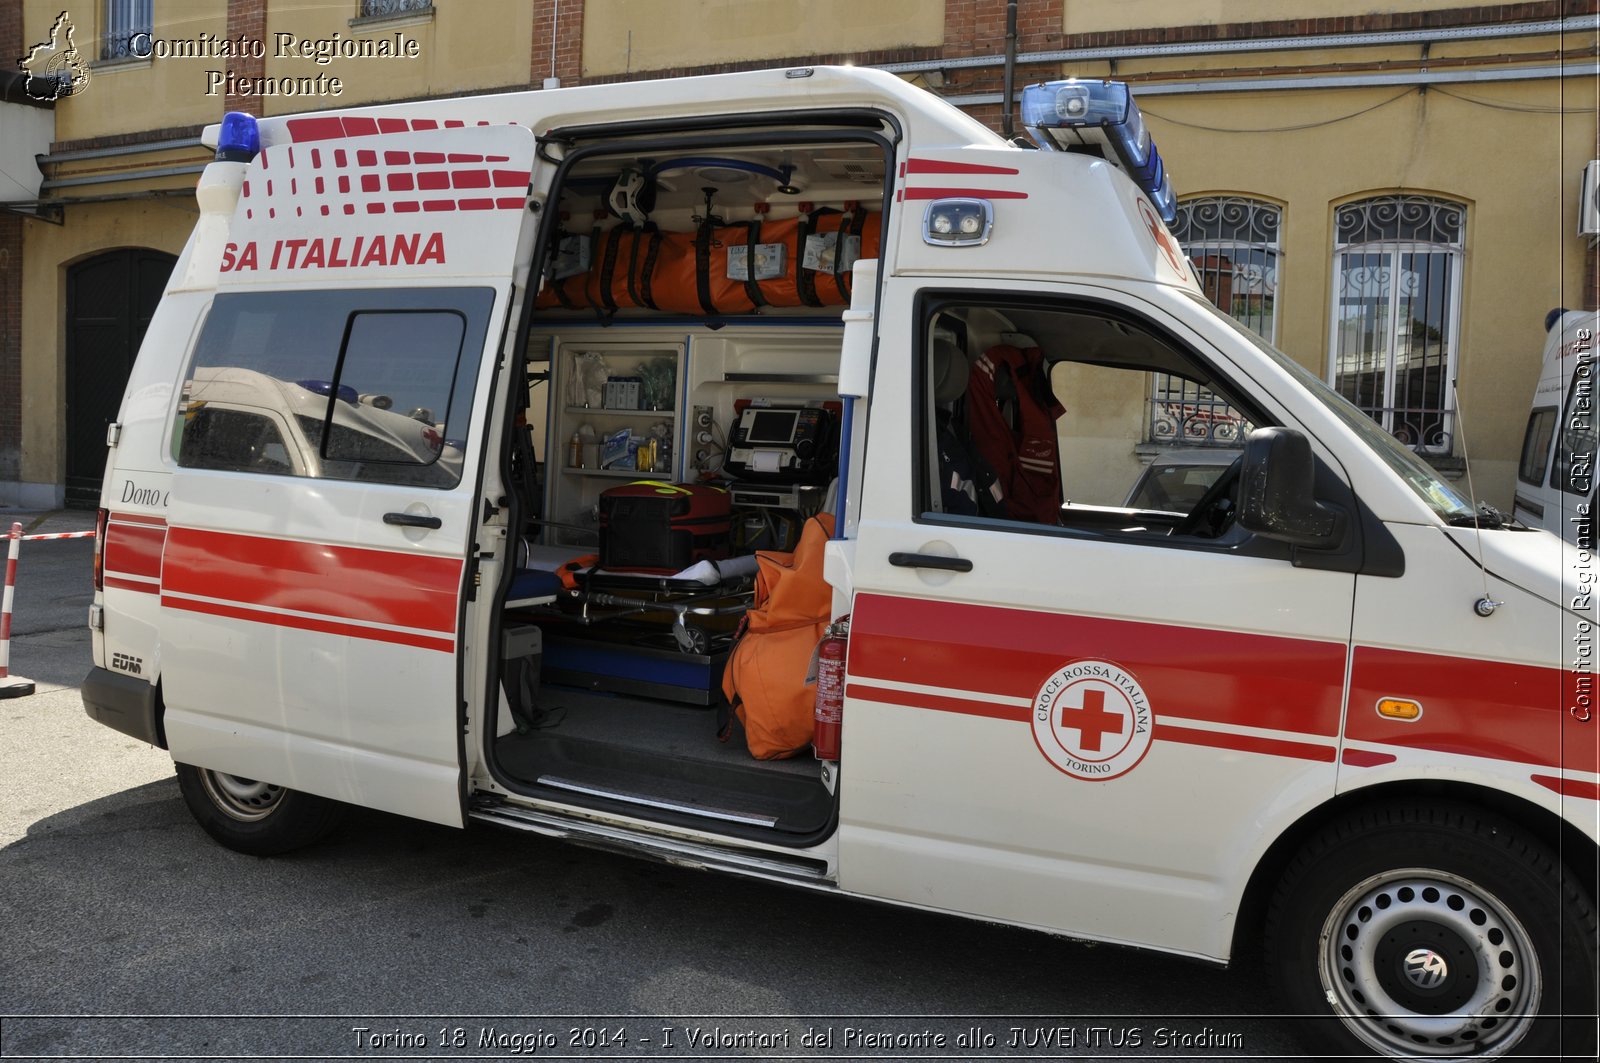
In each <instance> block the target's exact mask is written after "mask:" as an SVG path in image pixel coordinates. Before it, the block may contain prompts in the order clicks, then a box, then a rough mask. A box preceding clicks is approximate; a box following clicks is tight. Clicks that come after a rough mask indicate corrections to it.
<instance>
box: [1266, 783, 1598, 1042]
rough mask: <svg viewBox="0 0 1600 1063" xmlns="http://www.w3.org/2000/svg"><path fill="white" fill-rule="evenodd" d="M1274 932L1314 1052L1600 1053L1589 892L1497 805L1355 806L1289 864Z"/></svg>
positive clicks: (1293, 1004)
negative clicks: (1493, 809)
mask: <svg viewBox="0 0 1600 1063" xmlns="http://www.w3.org/2000/svg"><path fill="white" fill-rule="evenodd" d="M1265 938H1266V940H1265V953H1266V955H1265V961H1266V970H1267V974H1268V977H1269V978H1272V979H1274V980H1275V981H1276V983H1277V987H1278V989H1279V992H1280V993H1281V995H1282V997H1283V1000H1284V1003H1285V1005H1286V1007H1287V1010H1288V1012H1289V1013H1290V1014H1292V1015H1297V1016H1305V1017H1304V1018H1298V1019H1296V1020H1295V1021H1296V1023H1297V1024H1298V1025H1297V1029H1298V1032H1299V1033H1300V1034H1301V1035H1302V1037H1303V1039H1304V1040H1305V1041H1306V1043H1307V1046H1308V1047H1310V1048H1312V1050H1313V1051H1315V1052H1319V1053H1324V1054H1328V1055H1334V1054H1338V1055H1349V1054H1356V1055H1372V1054H1376V1055H1386V1056H1391V1057H1396V1056H1402V1057H1405V1058H1408V1059H1419V1058H1420V1059H1431V1058H1450V1057H1454V1056H1494V1055H1512V1056H1519V1057H1522V1056H1540V1057H1548V1058H1572V1059H1581V1058H1588V1059H1593V1058H1594V1056H1595V1028H1596V1027H1595V1007H1596V1004H1595V1000H1596V992H1597V978H1596V967H1597V959H1596V940H1595V938H1596V922H1595V910H1594V906H1593V901H1592V899H1591V898H1590V897H1589V896H1588V895H1587V893H1586V892H1585V890H1584V889H1583V888H1581V887H1580V886H1578V884H1577V883H1576V882H1575V881H1574V880H1573V877H1572V875H1571V874H1570V872H1567V871H1565V869H1564V868H1563V866H1562V865H1561V863H1560V861H1559V860H1558V859H1557V858H1556V856H1555V854H1554V853H1553V852H1552V851H1551V850H1550V848H1549V847H1548V846H1546V845H1544V844H1542V843H1541V842H1539V841H1537V840H1536V839H1534V838H1532V837H1530V836H1529V834H1528V833H1527V832H1526V831H1524V830H1523V829H1522V828H1520V827H1518V826H1516V825H1514V824H1512V823H1511V822H1509V821H1507V820H1504V819H1501V818H1499V817H1497V816H1494V815H1491V814H1488V813H1484V812H1480V811H1478V810H1476V809H1473V808H1470V807H1467V806H1458V805H1447V804H1437V805H1436V804H1419V805H1411V806H1406V805H1401V806H1397V807H1394V808H1386V807H1374V808H1369V809H1366V810H1364V811H1361V812H1359V813H1357V814H1355V815H1353V816H1352V817H1351V818H1349V819H1347V820H1345V821H1343V822H1341V823H1339V824H1336V825H1335V826H1333V827H1331V828H1329V829H1327V830H1325V831H1324V832H1323V833H1321V834H1320V835H1318V836H1316V837H1315V838H1314V839H1312V841H1311V842H1310V843H1309V844H1307V845H1306V846H1305V848H1304V849H1302V850H1301V852H1300V854H1299V855H1298V856H1297V857H1296V858H1295V859H1294V861H1293V862H1292V863H1291V864H1290V865H1289V868H1288V870H1287V871H1286V873H1285V875H1284V877H1283V879H1282V882H1281V883H1280V885H1279V887H1278V890H1277V894H1276V895H1275V896H1274V898H1273V901H1272V905H1271V907H1270V909H1269V911H1268V915H1267V925H1266V935H1265Z"/></svg>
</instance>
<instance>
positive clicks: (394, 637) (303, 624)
mask: <svg viewBox="0 0 1600 1063" xmlns="http://www.w3.org/2000/svg"><path fill="white" fill-rule="evenodd" d="M161 605H162V607H163V608H166V609H183V610H186V611H188V612H191V613H204V614H205V615H207V616H221V617H227V618H229V619H232V620H250V621H253V622H255V623H258V624H271V625H272V626H274V627H288V628H295V629H297V630H300V631H318V632H321V633H323V634H325V635H346V636H349V637H350V638H357V639H368V640H371V641H373V642H392V643H395V644H396V645H399V646H415V647H416V648H417V649H422V650H438V651H440V652H443V653H449V652H451V651H453V650H454V649H455V646H456V644H455V640H454V639H443V638H435V637H433V636H431V635H421V634H416V633H413V632H409V631H383V630H380V629H378V628H371V627H365V626H363V625H360V624H349V623H344V622H341V621H338V620H323V619H320V618H318V617H309V616H289V615H285V614H283V613H271V612H267V611H265V610H262V609H248V608H245V607H243V606H237V605H226V604H223V603H220V602H197V601H195V600H193V599H191V598H174V597H171V596H169V595H165V594H163V595H162V596H161Z"/></svg>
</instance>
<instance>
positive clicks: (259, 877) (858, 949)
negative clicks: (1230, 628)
mask: <svg viewBox="0 0 1600 1063" xmlns="http://www.w3.org/2000/svg"><path fill="white" fill-rule="evenodd" d="M15 519H20V520H22V521H23V522H24V524H25V526H26V527H27V528H28V529H29V530H30V531H52V530H60V531H75V530H83V529H86V528H90V527H92V526H93V516H92V514H89V513H83V512H67V513H57V514H20V513H16V512H14V511H8V510H5V509H0V532H3V531H4V530H5V529H8V528H9V527H10V523H11V521H12V520H15ZM92 555H93V544H92V541H89V540H66V541H56V542H27V543H24V544H23V545H22V556H21V559H20V561H19V565H18V580H17V596H16V610H15V616H14V620H13V629H12V631H13V640H12V657H11V670H12V672H13V673H14V674H17V675H23V676H26V677H28V678H30V679H33V680H34V681H35V683H36V684H37V692H36V693H35V694H33V695H31V696H28V697H23V698H14V699H9V700H0V898H3V900H0V1059H28V1058H33V1059H41V1058H51V1059H84V1058H108V1057H124V1058H126V1057H129V1056H140V1057H144V1058H158V1059H160V1058H174V1057H179V1056H182V1057H188V1058H199V1059H248V1058H263V1057H268V1056H271V1057H276V1058H280V1059H281V1058H299V1059H329V1058H371V1059H378V1058H384V1059H431V1058H441V1059H443V1058H448V1059H462V1058H478V1059H486V1058H517V1057H521V1056H539V1057H543V1058H557V1059H574V1058H607V1059H663V1058H697V1059H724V1058H729V1059H733V1058H737V1059H751V1058H770V1059H777V1058H788V1059H794V1058H831V1059H846V1058H849V1059H856V1058H862V1059H926V1058H959V1059H975V1058H1014V1059H1022V1058H1026V1059H1052V1058H1053V1059H1060V1058H1071V1059H1091V1058H1104V1057H1108V1056H1116V1057H1124V1056H1145V1057H1151V1058H1157V1057H1159V1058H1163V1059H1217V1058H1229V1059H1246V1058H1249V1059H1283V1058H1291V1057H1294V1056H1297V1055H1298V1054H1299V1049H1298V1046H1297V1044H1296V1043H1295V1042H1294V1041H1292V1040H1291V1038H1290V1032H1291V1031H1290V1027H1289V1024H1288V1023H1287V1022H1286V1021H1285V1020H1282V1019H1274V1018H1265V1017H1256V1013H1258V1012H1261V1011H1263V1010H1264V1002H1263V996H1262V994H1263V986H1262V984H1261V981H1260V978H1259V975H1258V974H1257V973H1256V972H1255V971H1253V970H1249V969H1240V970H1231V971H1219V970H1217V969H1215V968H1212V967H1209V966H1206V965H1202V964H1198V963H1193V962H1189V961H1185V960H1180V959H1175V958H1172V957H1167V956H1162V955H1157V954H1152V953H1144V952H1136V951H1133V950H1128V949H1118V948H1110V947H1095V946H1091V945H1085V944H1081V943H1075V942H1068V941H1062V940H1059V939H1055V938H1050V937H1047V936H1045V935H1042V934H1036V933H1031V932H1026V931H1020V930H1013V929H1007V928H1003V927H996V926H992V925H989V924H985V923H979V922H972V921H967V920H962V919H958V918H954V917H948V916H939V915H931V914H927V913H922V912H917V911H911V910H905V909H898V908H891V907H886V906H882V905H876V904H871V903H867V902H862V901H854V900H847V899H843V898H839V897H835V896H829V895H823V894H817V893H812V892H806V891H802V890H798V889H793V888H786V887H780V886H775V885H769V884H765V883H760V882H752V881H744V880H740V879H735V878H731V877H728V876H722V875H715V874H711V873H708V872H702V871H694V870H689V869H684V868H678V867H670V866H665V865H660V864H654V863H647V862H643V861H639V860H632V859H629V858H627V857H623V856H617V855H612V854H606V853H599V852H594V851H590V850H586V849H581V848H577V847H574V846H571V845H567V844H563V843H560V842H555V841H550V840H546V839H542V838H538V837H534V836H531V835H524V834H521V833H516V832H510V831H505V830H500V829H492V828H487V827H476V828H473V829H469V830H466V831H457V830H451V829H448V828H443V827H436V826H432V825H428V824H422V823H416V822H411V821H408V820H402V819H399V818H396V817H392V816H387V815H383V814H379V813H372V812H366V811H357V812H355V813H354V814H353V815H351V817H350V818H349V819H348V820H347V821H346V823H345V825H344V826H343V827H342V828H341V829H340V831H339V832H338V833H337V834H336V835H335V836H334V837H333V838H332V839H330V840H329V841H327V842H325V843H323V844H321V845H319V846H316V847H314V848H311V849H308V850H304V851H301V852H298V853H295V854H291V855H289V856H285V857H276V858H272V859H261V858H256V857H248V856H242V855H240V854H237V853H233V852H229V851H227V850H225V849H222V848H220V847H219V846H217V845H215V844H214V843H212V842H211V841H210V840H209V839H208V838H207V837H206V836H205V835H204V834H203V833H201V831H200V829H199V828H198V827H197V826H195V824H194V823H193V821H192V820H191V819H190V817H189V815H188V813H187V811H186V809H185V808H184V805H183V802H182V799H181V798H180V797H179V795H178V789H177V785H176V782H175V779H174V777H173V772H172V764H171V761H170V760H169V759H168V757H167V756H166V754H165V753H163V752H162V751H160V750H157V749H153V748H151V747H149V746H146V745H144V744H142V743H139V742H137V741H134V740H133V739H130V738H127V737H125V736H123V735H121V734H119V733H117V732H115V731H112V730H110V729H108V728H106V727H103V726H100V725H99V724H96V723H94V722H93V721H91V720H89V718H88V717H87V716H86V715H85V714H84V711H83V706H82V702H81V701H80V699H79V696H78V691H77V684H78V683H79V682H80V681H81V680H82V678H83V675H84V673H85V672H87V670H88V668H89V666H90V663H91V661H90V640H89V634H88V630H87V627H86V619H87V613H88V607H89V604H90V601H91V589H90V566H91V559H92ZM940 1038H942V1039H943V1040H942V1041H941V1040H940Z"/></svg>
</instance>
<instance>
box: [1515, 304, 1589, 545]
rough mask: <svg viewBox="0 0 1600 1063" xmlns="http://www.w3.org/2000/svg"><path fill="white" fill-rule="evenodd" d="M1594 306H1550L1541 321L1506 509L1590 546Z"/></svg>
mask: <svg viewBox="0 0 1600 1063" xmlns="http://www.w3.org/2000/svg"><path fill="white" fill-rule="evenodd" d="M1597 332H1600V314H1596V313H1595V312H1594V311H1592V310H1587V311H1586V310H1568V311H1562V310H1552V311H1550V314H1549V316H1548V317H1547V319H1546V322H1545V333H1546V336H1545V344H1544V357H1543V361H1542V367H1541V369H1540V371H1539V383H1538V385H1537V386H1536V387H1535V388H1534V392H1533V403H1532V406H1531V408H1530V409H1529V411H1528V425H1527V429H1526V430H1525V431H1524V433H1523V437H1522V457H1521V459H1520V460H1519V461H1518V463H1517V488H1516V495H1515V498H1514V507H1513V510H1512V515H1513V516H1515V517H1516V518H1517V519H1518V520H1520V521H1521V522H1522V523H1524V524H1526V525H1528V526H1529V527H1530V528H1544V529H1545V530H1546V531H1551V532H1554V533H1555V534H1557V535H1559V536H1561V537H1562V538H1563V539H1565V540H1567V542H1569V543H1572V544H1573V545H1574V546H1575V547H1578V548H1580V549H1582V550H1586V551H1589V552H1591V553H1592V552H1593V550H1594V536H1595V523H1594V522H1595V512H1594V510H1595V486H1594V463H1595V450H1596V441H1597V439H1600V431H1597V429H1596V427H1595V426H1596V423H1597V422H1596V418H1595V412H1596V411H1595V375H1596V374H1595V335H1596V333H1597Z"/></svg>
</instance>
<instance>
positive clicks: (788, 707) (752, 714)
mask: <svg viewBox="0 0 1600 1063" xmlns="http://www.w3.org/2000/svg"><path fill="white" fill-rule="evenodd" d="M832 534H833V517H832V515H831V514H827V513H823V514H819V515H817V516H815V517H812V518H811V519H810V520H808V521H806V525H805V528H804V530H802V531H801V533H800V543H799V545H798V546H796V547H795V550H794V553H792V554H791V553H784V552H780V551H775V550H763V551H760V552H758V553H757V554H756V563H757V565H758V566H759V567H758V569H757V572H756V590H755V601H754V603H753V604H752V605H751V607H750V611H749V612H748V613H746V614H745V617H744V621H743V623H742V625H741V631H740V635H739V640H738V642H737V643H735V645H734V647H733V655H732V656H731V657H729V658H728V667H727V669H726V670H725V671H724V672H723V673H722V693H723V694H725V695H726V696H727V698H728V701H729V702H730V703H731V704H732V706H733V711H734V712H735V713H737V714H738V716H739V721H740V722H741V723H743V724H744V734H745V741H746V743H747V744H748V745H749V747H750V755H751V756H753V757H755V758H756V759H757V760H779V759H782V758H784V757H792V756H794V755H795V754H797V753H802V752H804V751H805V749H806V747H807V746H809V745H810V744H811V733H812V726H813V712H814V702H815V698H816V687H815V686H814V685H813V684H811V683H808V682H806V672H807V670H809V668H810V667H811V657H812V654H813V653H815V652H816V648H817V643H819V642H821V641H822V636H823V634H824V633H825V632H826V631H827V627H828V616H829V614H830V612H831V611H832V607H833V588H832V587H829V586H828V584H827V583H826V582H825V581H824V580H823V578H822V557H823V548H824V546H825V545H826V544H827V541H828V537H829V536H831V535H832ZM731 724H732V721H728V724H727V725H726V726H724V727H723V728H722V733H721V734H720V736H719V737H720V738H721V739H722V740H723V741H727V739H728V732H729V730H730V729H731Z"/></svg>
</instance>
